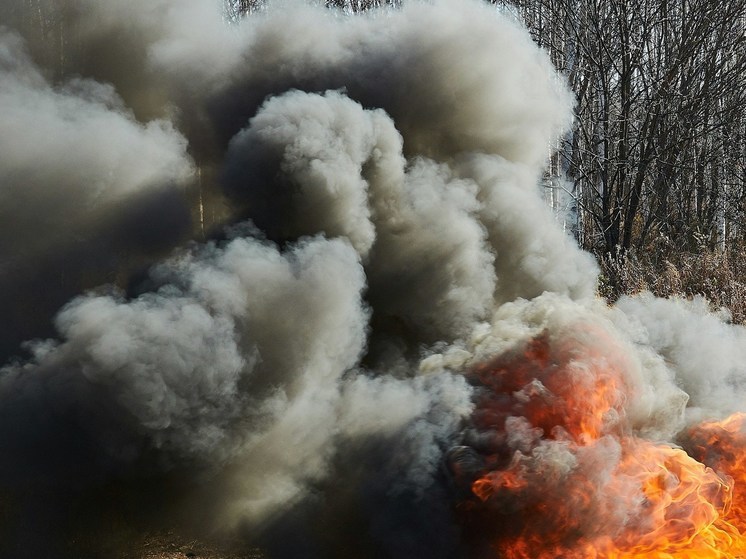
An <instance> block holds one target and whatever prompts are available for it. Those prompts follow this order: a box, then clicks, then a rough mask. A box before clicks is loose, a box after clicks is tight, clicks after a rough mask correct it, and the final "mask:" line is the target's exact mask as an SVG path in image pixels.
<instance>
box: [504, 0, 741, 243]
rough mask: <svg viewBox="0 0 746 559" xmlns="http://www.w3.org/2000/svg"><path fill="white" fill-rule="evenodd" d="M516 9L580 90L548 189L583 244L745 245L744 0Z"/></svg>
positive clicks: (578, 0) (625, 1)
mask: <svg viewBox="0 0 746 559" xmlns="http://www.w3.org/2000/svg"><path fill="white" fill-rule="evenodd" d="M511 6H512V7H511V8H509V9H512V10H514V13H516V14H517V15H518V16H519V17H520V18H521V19H522V20H523V21H524V22H525V23H526V25H527V27H528V28H529V30H530V31H531V33H532V34H533V36H534V38H535V40H536V41H537V42H538V43H539V44H540V45H541V46H543V47H544V48H545V49H547V50H548V51H549V53H550V56H551V57H552V60H553V62H554V64H555V65H556V66H557V68H558V69H559V70H560V71H561V72H562V73H563V74H564V75H565V76H567V79H568V80H569V83H570V87H571V88H572V90H573V91H574V92H575V96H576V99H577V106H576V120H575V126H574V128H573V130H572V132H571V133H570V134H569V135H568V136H567V137H566V138H565V139H564V140H563V143H562V145H561V146H560V150H559V152H558V155H557V161H555V166H554V169H553V170H554V174H555V176H556V177H557V178H558V179H560V180H555V181H554V182H553V183H552V184H551V186H552V188H558V189H564V190H566V194H567V196H566V197H564V198H565V199H569V200H570V202H571V205H572V207H571V212H570V215H571V216H572V218H573V223H572V226H573V230H574V231H575V233H576V235H577V237H578V239H579V241H580V242H581V244H582V245H583V246H584V247H585V248H588V249H592V250H595V251H597V252H602V253H615V252H617V251H620V250H621V251H626V250H629V249H631V248H637V249H643V248H646V247H648V246H650V245H651V243H654V242H655V240H656V237H659V236H664V237H666V238H668V239H670V240H671V241H672V242H673V243H674V245H675V246H677V247H679V248H680V249H700V248H702V247H703V246H704V247H707V248H711V249H715V248H718V247H720V248H725V247H727V246H728V245H729V244H732V243H743V241H744V238H745V235H746V228H745V227H744V213H745V212H746V150H745V147H744V146H745V143H744V139H745V138H746V113H745V112H744V106H745V104H746V36H745V35H744V33H745V30H746V1H744V0H719V1H717V2H712V1H711V0H615V1H613V2H612V1H607V0H518V1H517V2H513V3H512V5H511ZM563 179H564V180H563ZM554 199H555V200H562V199H563V196H555V197H554Z"/></svg>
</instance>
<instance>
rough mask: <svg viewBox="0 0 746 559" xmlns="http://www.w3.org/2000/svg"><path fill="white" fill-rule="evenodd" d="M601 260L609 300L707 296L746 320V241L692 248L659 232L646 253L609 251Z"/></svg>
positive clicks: (735, 319) (602, 289)
mask: <svg viewBox="0 0 746 559" xmlns="http://www.w3.org/2000/svg"><path fill="white" fill-rule="evenodd" d="M599 261H600V265H601V278H600V284H599V285H600V287H599V291H600V293H601V295H603V296H605V297H606V298H608V299H609V300H610V301H615V300H616V299H618V298H619V297H620V296H621V295H625V294H633V293H638V292H640V291H651V292H652V293H654V294H655V295H657V296H659V297H670V296H672V295H678V296H682V297H693V296H695V295H703V296H704V297H705V298H707V299H708V300H709V301H710V302H711V304H712V305H713V307H715V308H726V309H728V311H730V313H731V316H732V320H733V322H735V323H739V324H743V323H745V322H746V246H734V247H729V248H728V249H727V250H712V249H708V248H706V247H704V246H702V247H700V248H699V249H698V250H697V251H695V252H689V251H682V250H680V249H678V247H675V246H673V244H672V243H671V242H670V241H669V240H668V239H666V238H665V237H660V238H659V239H658V240H657V241H656V243H655V244H654V245H653V246H652V247H651V248H650V249H649V250H646V251H645V252H636V251H634V250H631V251H629V252H627V253H626V254H624V255H620V254H616V255H611V254H607V255H604V256H603V257H602V258H600V259H599Z"/></svg>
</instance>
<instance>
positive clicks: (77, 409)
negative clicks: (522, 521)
mask: <svg viewBox="0 0 746 559" xmlns="http://www.w3.org/2000/svg"><path fill="white" fill-rule="evenodd" d="M25 6H26V4H25V3H22V2H16V3H14V2H9V3H8V4H7V5H6V7H4V8H3V10H4V12H2V13H3V15H4V16H5V17H6V21H7V24H8V25H10V26H12V27H13V28H14V29H12V30H11V29H9V30H5V31H3V32H2V33H1V34H0V73H1V74H2V75H1V76H0V197H1V198H0V199H2V204H1V205H0V218H2V220H1V222H2V224H1V225H0V227H2V230H3V233H4V235H3V236H2V238H3V240H2V241H0V258H1V259H2V268H0V287H2V289H0V293H2V295H0V309H2V316H3V327H2V330H0V333H1V334H2V339H0V353H1V354H2V356H3V358H4V359H5V360H6V364H5V365H4V366H3V367H2V369H0V448H2V449H3V452H2V453H0V496H2V495H7V496H8V497H7V501H8V503H10V504H9V505H8V507H6V508H4V509H3V508H0V535H2V536H4V538H3V540H2V541H3V543H0V551H2V553H3V554H4V556H8V557H24V556H28V557H39V556H44V555H47V556H55V557H59V556H65V555H66V554H67V555H69V556H71V557H77V556H80V553H81V552H80V549H76V548H75V543H74V540H75V539H76V537H78V536H80V534H83V533H85V531H86V527H87V526H94V525H95V520H94V518H95V515H94V514H92V512H91V511H100V508H101V507H103V506H105V505H104V503H106V502H107V501H108V500H109V499H110V497H111V495H116V496H117V497H118V498H119V499H120V500H121V501H123V502H125V503H135V505H132V507H133V508H134V511H130V513H131V515H130V516H131V517H135V518H137V519H138V520H142V519H145V521H146V522H150V521H151V519H152V518H153V517H151V516H150V515H151V513H152V514H154V515H155V516H156V517H157V518H158V519H159V522H160V524H154V525H148V528H152V527H153V526H155V527H156V528H158V527H166V528H168V527H170V526H171V524H169V523H172V524H176V523H182V522H185V523H187V524H189V523H190V522H192V523H197V524H201V525H203V526H205V525H207V526H208V529H209V530H217V529H219V530H221V531H224V532H229V533H230V534H238V535H239V536H240V537H242V538H245V539H246V541H250V542H257V543H259V544H261V545H262V546H263V547H264V548H265V549H266V550H267V551H268V553H269V556H270V557H272V558H275V559H276V558H281V557H349V556H355V557H392V558H412V557H426V556H427V557H469V556H481V555H479V553H481V547H480V546H481V545H482V543H481V539H480V538H481V536H480V537H476V538H474V537H473V534H470V532H469V531H470V530H472V529H473V525H472V527H470V528H468V529H466V530H463V529H462V528H461V527H460V526H459V522H458V518H457V516H458V515H457V514H456V509H455V507H454V503H456V502H458V501H460V500H461V499H463V498H464V494H463V493H464V491H465V489H464V487H463V483H464V479H466V480H467V481H471V478H474V477H475V476H477V475H479V473H480V472H482V471H483V470H484V468H485V467H486V466H485V463H484V459H483V458H480V457H479V456H480V455H489V454H490V453H491V452H492V451H493V450H494V447H495V445H497V446H499V445H500V444H504V445H507V446H505V448H508V449H510V452H515V453H516V454H515V456H518V455H519V454H520V456H521V458H516V460H517V461H518V462H520V464H521V467H522V468H524V469H523V471H525V472H529V474H530V475H529V474H527V475H529V477H530V478H531V479H534V478H533V477H531V476H534V477H536V478H537V479H540V478H541V477H542V472H547V471H551V472H552V473H553V475H554V476H555V477H554V478H553V479H558V477H559V478H562V480H563V483H569V481H567V480H572V479H575V478H573V477H572V476H571V475H570V474H571V473H573V472H574V474H573V475H576V474H577V472H581V471H586V470H588V471H589V470H590V469H592V468H593V467H595V466H597V465H599V464H602V463H603V464H604V466H603V468H601V470H599V471H601V472H602V473H601V474H598V475H599V476H601V477H603V475H604V474H603V473H604V472H607V473H608V472H613V471H614V468H615V466H616V465H617V464H618V463H619V460H620V455H621V454H620V453H621V451H620V450H619V443H614V442H609V441H610V440H609V441H607V442H606V443H604V444H603V445H600V446H599V447H598V448H595V449H594V450H593V452H591V451H588V452H586V453H585V454H583V455H582V456H581V455H580V454H578V453H573V451H572V449H570V450H568V448H567V444H565V443H564V442H563V443H559V442H557V441H546V440H544V439H542V438H541V434H538V435H537V431H536V428H535V426H532V425H531V424H530V422H529V420H528V419H526V418H523V419H521V418H520V417H518V415H520V414H517V415H516V416H515V417H513V418H512V419H511V420H510V421H506V422H505V426H504V433H503V434H501V435H495V434H494V433H492V434H490V432H489V429H486V428H485V426H484V425H483V424H481V423H479V421H480V420H479V419H478V417H479V413H481V412H480V408H479V405H480V404H479V402H480V401H481V400H480V398H481V396H480V395H481V394H482V393H483V392H484V386H482V385H480V384H479V382H475V381H474V374H473V371H475V370H479V367H480V366H481V365H480V364H483V363H489V362H492V361H493V360H494V359H495V358H499V357H500V356H512V355H514V354H516V352H520V350H521V348H523V347H524V346H526V345H527V344H528V345H530V344H531V343H532V342H531V340H536V339H546V340H548V341H547V342H546V344H547V346H548V347H549V348H550V350H551V351H550V353H551V354H552V355H556V356H557V359H558V360H560V361H562V360H566V361H568V362H569V363H571V364H572V365H570V366H569V370H572V371H573V375H576V377H577V379H579V380H578V386H579V387H580V388H581V389H582V388H583V387H584V386H585V387H587V386H593V382H594V381H593V379H594V378H595V377H594V375H595V374H596V372H597V371H601V370H605V368H612V369H614V370H618V371H619V375H620V376H621V378H623V382H622V383H621V384H622V385H623V386H624V387H625V390H626V392H624V394H621V395H619V396H618V397H617V396H616V395H615V396H614V397H613V398H612V400H613V405H611V411H610V412H609V413H608V414H607V415H605V416H604V420H603V422H602V423H603V425H602V427H603V429H602V430H610V431H614V430H619V429H622V430H625V432H629V433H634V436H636V437H640V438H646V439H650V440H656V441H658V440H673V439H674V438H675V437H676V436H677V434H678V433H679V432H680V431H681V430H682V429H683V428H684V427H685V426H686V425H687V424H688V422H690V421H694V420H700V419H702V418H705V417H713V416H721V415H722V414H723V413H725V412H731V411H737V410H740V409H743V405H742V404H741V403H740V401H739V400H740V399H742V398H741V394H742V393H743V388H742V387H743V386H744V380H746V367H744V362H746V361H745V360H744V359H743V345H744V344H743V341H744V336H745V334H744V332H743V329H742V328H741V327H736V326H730V325H727V324H725V323H723V322H722V321H721V319H720V317H719V316H717V315H715V314H711V313H710V311H709V310H708V309H707V308H706V304H705V303H702V302H694V303H687V302H683V301H660V300H656V299H654V298H652V297H649V296H640V297H636V298H630V299H624V300H622V301H621V302H620V303H619V304H618V305H617V307H615V308H609V307H607V306H606V304H605V303H604V302H602V301H600V300H598V299H596V298H595V290H596V273H597V272H596V267H595V264H594V263H593V259H592V258H591V257H590V256H589V255H587V254H584V253H583V252H581V251H580V250H579V249H578V248H577V247H576V246H575V245H574V243H573V241H572V240H571V239H570V238H568V237H566V236H565V235H564V234H563V232H562V231H561V229H560V228H559V227H558V225H557V224H556V223H555V221H554V218H553V216H552V214H551V212H550V211H549V209H548V208H546V207H545V205H544V203H543V201H542V198H541V196H540V193H539V191H538V186H537V185H538V182H539V179H540V178H541V174H542V172H543V168H544V165H545V162H546V160H547V158H548V156H549V151H548V149H549V148H548V146H551V145H555V140H556V139H557V137H558V136H559V135H560V134H562V133H563V131H564V130H565V128H566V127H567V126H568V125H569V123H570V120H571V113H572V99H571V95H570V93H569V92H568V91H567V89H566V88H565V86H564V85H563V82H562V79H561V78H560V77H559V76H557V75H556V74H555V73H554V72H553V70H552V68H551V64H550V63H549V61H548V59H547V57H546V56H545V55H544V54H543V53H542V52H541V51H540V50H539V49H538V48H537V47H536V46H535V45H534V44H533V43H532V42H531V40H530V38H529V36H528V34H527V33H526V32H525V31H524V30H523V29H522V28H521V27H520V26H519V25H518V24H516V23H515V22H513V21H512V20H510V19H509V18H507V17H505V16H503V15H502V14H501V13H500V12H499V11H498V10H496V9H495V8H494V7H492V6H489V5H485V4H482V3H479V2H476V1H471V0H470V1H468V2H435V3H419V2H412V3H407V4H405V6H404V7H403V8H401V9H399V10H396V11H378V12H371V13H369V14H366V15H357V16H343V15H341V14H339V13H337V12H334V11H332V10H328V9H325V8H320V7H314V6H309V5H305V4H301V3H290V4H283V5H274V4H270V5H269V6H268V7H266V8H264V9H263V10H261V11H260V12H258V13H254V14H251V15H249V16H247V17H246V18H244V19H242V20H241V21H239V22H231V23H228V22H226V21H224V18H223V15H222V13H221V10H220V6H217V5H216V3H215V2H213V1H212V0H189V1H187V2H183V1H176V0H161V1H159V2H145V1H137V2H127V3H122V2H117V1H114V0H111V1H109V0H106V1H100V0H97V1H92V0H79V1H77V2H71V3H69V5H68V6H67V9H66V10H61V11H59V12H58V13H57V16H58V17H59V18H60V20H61V21H62V22H64V26H65V29H67V33H68V34H69V35H68V37H69V40H68V43H66V44H67V46H66V50H64V54H65V56H61V53H60V52H58V51H57V50H56V49H55V47H51V46H50V44H49V43H48V40H45V39H44V37H43V36H42V35H43V34H41V35H40V34H39V33H37V31H36V27H35V26H34V23H33V22H34V18H33V16H31V15H29V14H28V13H27V12H26V11H25ZM50 6H52V7H53V6H57V4H55V3H51V4H50V5H49V6H47V8H48V9H51V8H50ZM29 53H30V54H29ZM205 206H207V208H208V210H210V209H211V210H212V213H210V217H209V220H208V221H209V222H208V223H205ZM208 213H209V212H208ZM190 215H192V216H195V217H196V218H197V219H198V220H199V223H196V222H195V223H192V224H191V225H190V224H189V216H190ZM190 232H191V233H193V237H194V239H199V241H197V240H193V241H191V242H186V236H188V234H189V233H190ZM197 232H199V233H200V234H199V235H196V234H195V233H197ZM203 232H204V233H206V235H207V237H208V238H209V240H207V241H205V240H204V238H203V237H202V233H203ZM167 251H170V254H169V255H168V256H167V257H165V258H163V259H162V260H161V261H160V263H157V264H154V265H152V266H151V267H150V268H149V269H148V271H147V272H143V273H135V270H136V269H137V268H139V267H141V266H143V265H145V264H147V263H148V262H150V263H151V264H152V263H153V262H154V260H155V259H156V257H159V256H162V254H163V253H164V252H167ZM101 286H103V287H101ZM94 288H95V289H94ZM91 289H93V290H91ZM86 290H88V291H86ZM50 324H51V325H53V327H54V329H53V330H51V329H50V326H49V325H50ZM579 324H580V325H585V326H582V327H578V325H579ZM710 338H711V339H710ZM27 340H28V341H27ZM21 342H24V343H23V344H22V343H21ZM567 344H569V345H570V346H571V347H572V348H573V349H572V350H570V351H569V353H568V351H566V350H565V346H566V345H567ZM703 344H706V345H707V349H706V350H701V351H700V350H699V346H700V345H703ZM576 348H582V349H583V350H587V352H588V353H587V355H586V354H583V352H581V351H580V350H579V349H576ZM552 352H554V353H552ZM599 355H600V357H599ZM19 356H20V357H19ZM714 356H717V359H714ZM506 359H507V358H506ZM714 361H715V362H716V364H713V362H714ZM542 378H543V377H542ZM573 378H574V377H573ZM583 379H585V380H583ZM588 379H590V380H588ZM571 380H572V379H571ZM544 381H545V382H547V383H549V380H547V379H544ZM573 382H574V380H573ZM537 383H538V384H537ZM584 383H585V384H584ZM542 386H543V385H542V382H541V381H540V380H535V381H531V382H529V383H528V384H526V387H519V388H520V390H518V389H517V390H516V391H515V394H512V395H510V396H509V398H508V399H510V398H515V399H516V402H519V403H520V405H524V404H525V402H529V401H533V400H532V398H536V397H537V394H539V395H545V394H546V392H545V391H546V390H548V389H546V387H543V388H542ZM568 386H574V384H572V383H570V384H568ZM620 390H622V389H621V388H620ZM516 394H518V395H517V396H516ZM542 397H544V396H542ZM501 405H502V404H501ZM611 412H613V413H611ZM493 427H494V426H493ZM569 428H570V427H568V429H569ZM604 432H606V431H604ZM500 437H502V438H500ZM499 441H502V443H500V442H499ZM506 441H507V442H506ZM454 448H455V449H456V450H455V451H453V450H452V449H454ZM501 448H502V447H501ZM459 449H460V450H459ZM503 450H504V449H503ZM518 462H516V463H518ZM579 464H580V465H579ZM493 465H494V464H493ZM610 475H611V474H610ZM563 476H564V477H563ZM560 486H563V485H562V484H560ZM563 487H564V486H563ZM599 491H600V490H599ZM594 502H596V501H594ZM597 502H598V503H600V504H598V507H600V508H603V507H606V506H610V505H609V503H608V502H607V501H605V500H603V499H601V498H600V497H599V498H598V499H597ZM634 502H636V501H634V499H633V502H631V503H627V504H625V506H628V508H624V509H623V510H620V511H618V514H616V515H615V516H614V518H615V519H616V520H615V521H617V522H618V523H620V524H624V522H627V521H628V520H629V519H630V518H631V517H634V515H635V514H636V510H635V509H634V506H635V505H634ZM171 505H175V506H171ZM620 506H621V505H620ZM108 507H110V508H111V507H112V505H111V504H109V505H108ZM122 508H123V509H126V507H125V506H124V505H122ZM174 509H178V510H176V511H175V510H174ZM594 510H595V509H594ZM125 512H126V511H125ZM97 514H98V513H97ZM123 514H124V513H123ZM589 516H591V515H589ZM131 517H130V518H128V521H132V522H135V523H136V521H133V520H132V518H131ZM164 519H165V520H164ZM208 520H209V522H208ZM467 540H468V541H467ZM474 540H476V543H474ZM71 542H72V543H71Z"/></svg>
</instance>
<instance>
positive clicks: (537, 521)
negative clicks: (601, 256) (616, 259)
mask: <svg viewBox="0 0 746 559" xmlns="http://www.w3.org/2000/svg"><path fill="white" fill-rule="evenodd" d="M603 335H604V334H603V332H596V331H592V330H589V329H588V328H586V327H578V328H577V330H576V331H575V332H570V333H563V335H562V336H561V337H560V338H556V337H552V336H549V335H548V334H543V335H541V336H539V337H537V338H534V339H533V340H531V341H530V342H528V343H527V344H526V346H525V348H524V350H523V351H522V352H519V353H516V354H512V355H508V356H502V357H500V358H498V359H496V360H493V361H492V362H490V363H488V364H485V365H481V366H479V367H476V368H475V369H474V370H473V371H472V373H471V378H472V381H473V382H474V384H475V385H476V386H477V392H478V394H479V396H478V399H477V403H476V404H477V405H476V409H475V412H474V414H473V423H474V427H475V434H474V439H475V442H474V443H473V445H472V446H473V447H474V449H475V450H476V451H477V452H478V453H479V454H481V455H482V458H483V464H484V467H483V468H482V469H481V470H480V471H479V472H478V474H477V475H476V476H475V477H476V479H474V477H472V481H471V483H470V489H471V494H472V498H471V499H470V500H468V501H467V502H466V503H464V504H463V506H462V507H461V509H462V511H463V513H464V515H465V517H466V525H467V526H468V525H477V524H478V525H480V526H482V527H485V528H486V531H487V532H489V533H490V534H491V536H490V537H489V538H490V539H489V542H487V544H485V545H486V547H488V548H489V549H491V550H492V551H493V554H494V556H496V557H501V558H507V559H555V558H557V557H562V558H564V559H602V558H604V559H605V558H609V559H611V558H619V559H622V558H630V559H631V558H643V557H644V558H651V559H653V558H654V559H664V558H665V559H670V558H691V559H695V558H696V559H708V558H738V557H746V537H744V536H742V535H741V534H742V533H746V491H744V490H743V487H744V486H746V474H744V473H743V472H744V471H746V470H745V469H744V465H746V451H745V450H744V449H746V436H744V433H743V431H744V429H743V423H744V418H745V417H746V416H742V415H739V416H735V417H734V418H731V419H728V420H726V421H724V422H722V423H706V424H703V425H701V426H699V427H697V428H695V429H693V430H692V431H691V432H690V433H689V434H688V438H689V441H690V443H689V444H688V445H687V448H689V449H690V450H689V454H687V452H685V451H684V450H681V449H678V448H673V447H671V446H668V445H664V444H657V443H652V442H650V441H647V440H644V439H642V438H640V437H637V436H635V435H633V434H632V429H631V428H630V426H629V424H628V421H627V419H626V415H625V407H624V405H625V402H626V401H627V400H628V398H631V397H633V394H632V393H631V391H630V389H629V387H628V386H627V384H626V383H625V380H624V370H625V369H624V368H625V358H624V355H623V354H622V352H621V350H618V351H617V350H612V351H611V352H609V351H604V353H603V354H599V352H598V350H594V348H597V347H599V344H598V343H597V341H596V342H594V343H587V342H586V341H587V340H591V339H595V340H597V339H598V337H599V336H603ZM608 347H612V348H613V347H615V345H614V344H610V345H607V346H606V349H607V350H608ZM457 475H458V473H457ZM485 524H486V525H487V526H485Z"/></svg>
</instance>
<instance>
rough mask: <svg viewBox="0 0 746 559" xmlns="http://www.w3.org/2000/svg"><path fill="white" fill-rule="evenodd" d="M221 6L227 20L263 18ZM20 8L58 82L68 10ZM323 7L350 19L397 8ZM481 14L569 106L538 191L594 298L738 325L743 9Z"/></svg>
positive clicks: (743, 300)
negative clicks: (591, 267)
mask: <svg viewBox="0 0 746 559" xmlns="http://www.w3.org/2000/svg"><path fill="white" fill-rule="evenodd" d="M216 1H219V0H216ZM224 1H225V14H226V19H227V20H231V19H238V18H241V17H245V16H246V15H249V14H251V13H252V12H254V11H257V10H261V8H262V4H263V0H224ZM26 3H27V4H28V5H27V7H26V8H27V9H24V12H23V14H24V15H23V17H24V18H25V19H26V22H25V24H26V27H27V28H28V29H34V30H35V32H36V33H38V34H39V35H40V36H42V37H43V38H44V42H46V43H47V44H48V45H49V50H48V53H47V56H48V58H49V60H47V67H51V68H56V71H57V72H58V73H59V75H60V76H62V75H64V74H65V69H66V68H67V67H68V65H69V60H68V59H75V57H76V40H75V37H74V36H71V34H70V33H69V30H67V29H65V24H64V21H65V18H64V14H65V11H66V10H67V9H69V6H70V5H72V4H73V3H74V1H73V0H28V1H27V2H26ZM326 3H327V5H329V6H334V7H337V8H341V9H342V11H344V12H348V13H352V12H357V11H364V10H368V9H371V8H376V7H381V6H383V5H388V6H394V7H395V6H397V5H398V4H400V0H388V1H380V0H327V2H326ZM493 3H496V4H498V5H499V6H500V7H501V9H504V10H506V12H508V13H509V14H511V15H512V16H513V17H515V18H516V19H517V20H519V21H521V22H523V24H524V25H525V26H526V27H527V28H528V30H529V32H530V33H531V35H532V36H533V38H534V40H535V41H536V42H537V43H538V44H539V45H540V46H541V47H542V48H544V49H546V50H547V51H548V53H549V55H550V57H551V60H552V62H553V63H554V65H555V66H556V67H557V69H558V70H559V71H560V72H561V74H562V75H563V76H565V78H566V79H567V81H568V83H569V86H570V88H571V89H572V91H573V93H574V94H575V97H576V107H575V121H574V124H573V127H572V129H571V131H570V132H569V133H568V134H567V135H566V136H565V137H564V138H563V139H562V140H561V141H560V142H559V145H556V146H548V151H549V150H550V149H553V150H554V155H553V156H552V157H551V160H550V164H549V168H548V171H547V174H546V176H545V180H544V185H543V186H544V188H545V193H546V199H547V201H548V203H549V204H551V206H552V207H553V208H554V210H555V211H556V213H557V215H558V218H559V219H560V220H562V222H563V223H564V226H565V228H566V230H567V231H568V232H570V233H571V234H572V235H573V236H574V237H575V238H576V239H577V241H578V243H579V244H580V245H581V246H582V247H583V248H584V249H586V250H589V251H591V252H592V253H594V254H595V255H596V256H597V258H598V260H599V263H600V265H601V268H602V276H601V288H600V289H601V292H602V294H603V295H605V296H607V297H609V298H610V299H611V300H614V299H616V297H618V296H619V295H620V294H622V293H629V292H635V291H640V290H643V289H649V290H651V291H653V292H654V293H655V294H656V295H659V296H668V295H674V294H679V295H685V296H693V295H697V294H702V295H704V296H706V297H707V298H708V299H710V300H711V301H712V302H713V304H714V305H716V306H725V307H727V308H729V309H730V310H731V312H732V314H733V319H734V320H735V321H737V322H743V320H744V319H745V318H746V283H745V280H744V278H745V277H746V264H744V263H745V262H746V222H745V218H746V111H745V109H744V107H746V35H745V32H746V31H745V30H746V0H719V1H718V2H710V1H709V0H683V1H682V0H676V1H672V0H615V1H608V0H513V1H511V2H507V1H504V0H493ZM52 57H56V58H57V60H51V58H52ZM208 214H209V212H208ZM201 219H203V220H204V219H205V217H204V216H201ZM207 219H208V220H209V216H208V218H207Z"/></svg>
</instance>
